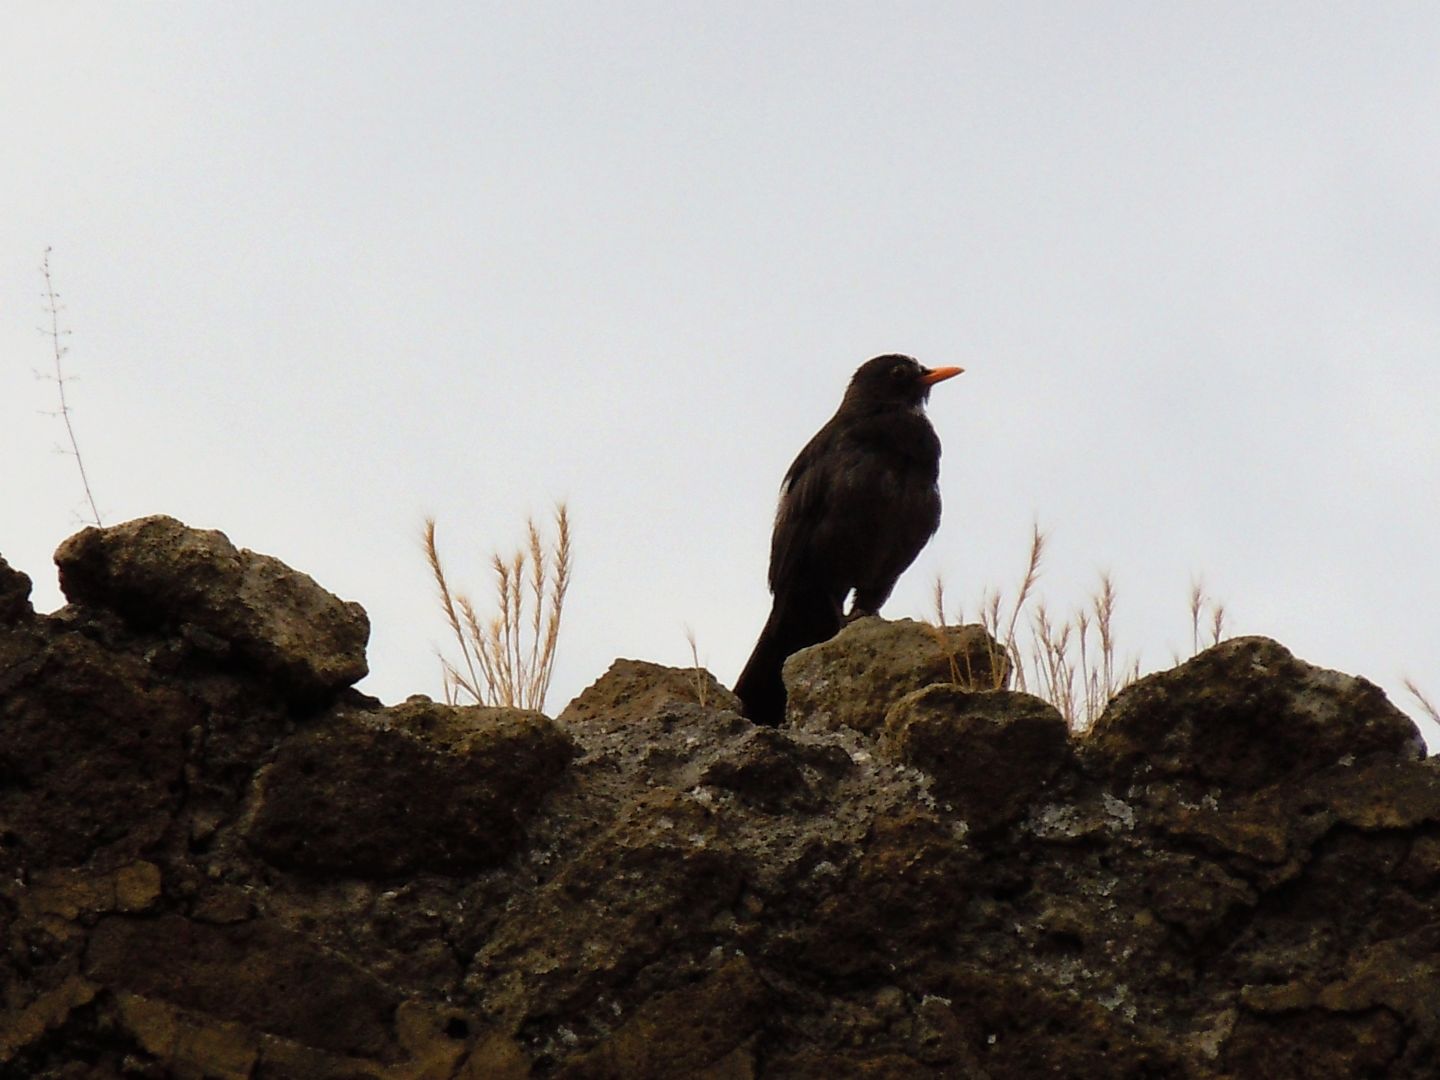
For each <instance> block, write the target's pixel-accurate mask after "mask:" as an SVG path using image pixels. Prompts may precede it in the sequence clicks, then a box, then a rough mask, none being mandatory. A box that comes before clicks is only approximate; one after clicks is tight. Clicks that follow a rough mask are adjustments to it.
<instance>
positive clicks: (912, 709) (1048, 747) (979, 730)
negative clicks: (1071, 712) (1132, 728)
mask: <svg viewBox="0 0 1440 1080" xmlns="http://www.w3.org/2000/svg"><path fill="white" fill-rule="evenodd" d="M880 749H881V751H882V752H883V753H885V754H887V755H888V756H891V757H893V758H895V759H896V760H897V761H901V762H903V763H905V764H907V765H913V766H915V767H916V768H917V769H922V770H924V771H925V772H926V773H928V774H929V775H930V776H931V777H932V778H933V785H932V786H933V790H934V791H935V794H936V795H937V796H938V797H940V798H943V799H945V800H947V801H948V802H950V803H953V804H954V806H955V809H956V811H957V812H958V813H959V814H960V815H961V817H963V818H964V819H965V821H966V822H968V823H969V825H970V827H971V828H976V829H989V828H993V827H994V826H996V825H999V824H1002V823H1004V822H1006V821H1010V820H1012V819H1013V818H1015V817H1016V816H1017V815H1019V814H1020V813H1021V812H1022V811H1024V810H1025V808H1026V807H1027V806H1029V805H1030V804H1031V803H1032V802H1034V800H1035V799H1036V798H1037V797H1038V796H1039V795H1040V793H1041V792H1042V791H1043V790H1044V788H1045V786H1046V785H1047V784H1049V783H1050V782H1051V781H1052V780H1053V779H1054V777H1055V774H1056V773H1057V772H1059V771H1060V769H1061V768H1062V767H1064V766H1067V765H1070V764H1071V763H1072V762H1073V760H1074V755H1073V753H1072V751H1071V748H1070V732H1069V729H1068V728H1066V726H1065V721H1064V719H1063V718H1062V717H1061V716H1060V714H1059V713H1058V712H1056V710H1055V706H1053V705H1051V704H1050V703H1049V702H1047V701H1041V700H1040V699H1039V698H1037V697H1033V696H1032V695H1030V694H1020V693H1014V692H1012V691H1009V690H987V691H970V690H965V689H963V688H961V687H958V686H955V685H953V684H939V685H936V686H928V687H926V688H925V689H924V690H916V691H915V692H914V693H911V694H907V695H906V696H905V697H903V698H901V699H900V700H899V701H897V702H896V703H895V704H894V705H892V706H891V707H890V712H889V713H888V714H887V715H886V717H885V728H884V731H883V733H882V735H881V739H880Z"/></svg>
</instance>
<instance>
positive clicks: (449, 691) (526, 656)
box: [424, 503, 571, 710]
mask: <svg viewBox="0 0 1440 1080" xmlns="http://www.w3.org/2000/svg"><path fill="white" fill-rule="evenodd" d="M526 529H527V543H526V545H525V547H522V548H520V549H519V550H518V551H516V552H515V554H514V555H513V556H511V557H510V559H508V560H506V559H503V558H501V557H500V555H499V554H495V555H492V556H491V558H490V566H491V569H492V570H494V572H495V613H494V614H493V615H491V616H490V618H488V619H485V620H482V619H481V617H480V615H479V613H478V612H477V611H476V609H475V605H474V604H473V603H472V602H471V600H470V598H469V597H468V596H467V595H465V594H464V593H458V592H455V591H454V590H452V589H451V588H450V583H449V581H448V579H447V578H446V576H445V570H444V567H443V566H442V564H441V562H440V549H439V547H438V545H437V544H436V541H435V519H434V518H433V517H429V518H426V519H425V540H424V542H425V557H426V559H427V560H428V561H429V563H430V572H431V574H432V575H434V578H435V586H436V589H437V592H438V596H439V600H440V609H441V611H443V612H444V614H445V621H446V622H447V623H448V624H449V626H450V631H451V633H452V634H454V635H455V643H456V645H457V646H458V647H459V649H460V663H458V664H456V663H453V662H452V661H450V660H449V659H447V658H446V657H445V655H444V654H443V653H442V654H441V655H440V666H441V669H442V672H443V675H444V687H445V700H446V702H448V703H449V704H451V705H456V704H460V703H461V701H462V700H463V699H466V698H468V699H469V700H470V701H472V702H474V703H475V704H479V705H504V706H510V707H514V708H521V709H537V710H542V709H544V707H545V695H546V693H547V692H548V691H549V689H550V676H551V673H552V672H553V671H554V667H555V646H556V644H557V642H558V641H559V639H560V616H561V613H562V611H563V610H564V607H565V591H566V590H567V589H568V588H569V587H570V565H571V553H570V517H569V514H568V513H567V511H566V508H565V504H564V503H561V504H560V505H559V506H557V507H556V508H555V539H554V541H553V543H552V545H551V547H550V548H549V549H548V550H547V549H546V547H545V545H544V543H543V542H542V540H541V538H540V530H539V529H538V528H536V526H535V522H534V520H533V519H531V520H530V521H528V522H527V523H526Z"/></svg>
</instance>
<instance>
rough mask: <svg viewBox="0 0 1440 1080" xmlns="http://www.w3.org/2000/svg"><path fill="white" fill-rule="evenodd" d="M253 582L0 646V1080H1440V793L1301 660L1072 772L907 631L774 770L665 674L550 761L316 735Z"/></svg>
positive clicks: (1219, 674) (625, 665)
mask: <svg viewBox="0 0 1440 1080" xmlns="http://www.w3.org/2000/svg"><path fill="white" fill-rule="evenodd" d="M122 528H123V527H122ZM181 528H182V529H183V527H181ZM141 531H144V530H141ZM161 531H162V532H163V531H164V529H162V530H161ZM189 535H190V534H189V533H188V531H184V532H183V533H182V534H181V535H180V537H179V540H178V541H177V542H181V541H183V542H182V543H180V546H181V547H184V546H185V544H186V543H188V542H189V541H186V540H185V537H186V536H189ZM195 535H198V536H201V537H202V538H203V536H204V534H195ZM106 543H107V541H105V539H104V538H103V537H100V538H92V539H90V540H86V541H84V544H85V545H92V544H93V545H98V548H97V551H100V552H101V553H102V554H104V558H101V557H100V555H99V554H97V553H96V552H95V551H92V552H90V553H89V554H85V553H84V552H82V553H81V556H82V557H79V558H78V563H77V564H76V565H79V566H82V567H85V568H87V572H88V571H93V570H94V569H95V568H96V566H102V567H108V566H110V562H109V559H110V555H111V554H112V553H111V552H109V549H108V548H107V547H106ZM82 546H83V545H82ZM120 547H121V548H124V547H125V545H123V544H122V545H120ZM201 548H202V549H204V550H208V551H210V552H211V553H212V554H213V553H214V552H215V550H216V548H215V547H214V546H213V545H210V544H209V543H208V542H206V543H204V544H201ZM234 557H235V559H236V560H237V561H238V564H244V562H245V560H246V559H247V558H248V556H243V555H241V554H240V553H235V556H234ZM128 558H130V556H126V559H128ZM121 561H122V562H124V560H121ZM221 561H222V562H223V560H221ZM146 565H147V566H148V569H147V570H146V571H145V572H146V573H147V574H150V575H152V577H153V580H150V581H149V584H148V585H147V588H148V589H150V591H151V592H153V593H154V594H156V595H158V596H161V597H171V598H172V601H173V598H174V597H176V596H180V597H184V596H189V595H192V593H193V591H194V590H195V589H196V588H197V585H196V582H197V580H200V579H203V578H205V576H206V571H205V570H204V567H205V566H206V565H208V564H207V563H205V561H204V559H200V560H198V561H197V560H191V561H189V562H187V561H186V560H185V559H176V560H175V561H174V565H173V568H172V570H173V575H174V578H175V580H173V581H167V580H165V574H166V573H170V572H172V571H164V570H162V569H161V566H160V563H159V562H156V561H154V560H151V561H149V562H148V563H147V564H146ZM234 570H235V568H234V566H232V567H231V569H230V570H226V571H224V572H223V573H221V574H219V575H218V576H217V577H215V578H214V579H213V580H211V582H210V585H209V586H207V589H209V591H208V592H205V593H204V595H205V596H206V597H207V599H205V601H204V603H203V604H198V606H197V610H199V612H200V620H201V621H196V620H195V619H194V618H192V617H191V616H190V615H188V614H182V615H179V616H176V615H173V614H171V615H166V616H165V617H163V618H152V619H149V620H147V619H146V618H145V617H144V615H143V612H142V611H141V610H140V609H139V608H132V607H129V606H127V604H129V603H131V601H121V602H119V608H118V609H111V608H106V607H103V606H100V605H99V604H97V603H96V602H94V600H93V598H94V597H97V596H99V595H101V594H102V593H103V594H104V595H105V596H107V597H111V596H114V595H119V594H118V593H117V592H116V591H115V590H114V589H111V588H110V586H109V585H106V587H105V589H100V590H98V591H94V592H86V591H85V590H86V588H87V587H92V586H93V583H92V586H87V585H83V584H82V585H81V586H80V588H79V591H78V592H77V593H76V594H75V595H76V596H82V595H83V596H90V597H92V599H91V600H84V601H80V600H77V601H76V603H74V604H72V605H71V607H69V608H67V609H65V610H64V611H62V612H61V613H57V614H56V615H53V616H47V615H34V614H30V613H28V612H27V611H26V610H25V608H24V605H23V603H22V604H21V606H20V607H19V608H16V607H14V606H12V607H10V608H9V609H8V610H9V611H10V612H11V614H12V615H13V616H14V617H12V618H10V619H9V620H8V621H6V620H0V936H3V940H4V945H5V947H4V948H3V949H0V1076H6V1077H9V1076H15V1077H35V1078H37V1080H49V1078H55V1080H60V1078H67V1077H75V1076H81V1075H85V1076H91V1075H93V1076H102V1075H103V1076H137V1077H144V1076H151V1077H167V1076H181V1077H201V1076H203V1077H217V1078H226V1080H229V1078H235V1080H244V1078H249V1077H267V1078H268V1077H275V1078H292V1080H298V1078H305V1080H354V1078H356V1077H368V1078H372V1080H424V1078H428V1077H453V1078H455V1080H521V1078H523V1077H527V1076H552V1077H568V1078H571V1080H581V1078H586V1077H607V1078H608V1077H622V1076H623V1077H625V1078H626V1080H651V1078H654V1080H661V1078H669V1077H676V1076H685V1077H695V1078H697V1080H765V1078H768V1077H785V1078H787V1080H788V1078H798V1080H809V1078H821V1080H832V1078H833V1077H837V1076H866V1077H894V1078H897V1080H899V1078H905V1080H909V1078H911V1077H934V1078H937V1080H945V1078H950V1077H966V1078H969V1077H975V1078H980V1077H984V1078H987V1080H1030V1078H1032V1077H1037V1076H1059V1077H1069V1076H1074V1077H1090V1076H1106V1077H1111V1076H1113V1077H1122V1078H1127V1080H1149V1078H1154V1077H1166V1078H1170V1077H1174V1078H1177V1080H1219V1078H1221V1077H1250V1076H1314V1077H1350V1076H1362V1075H1363V1076H1384V1077H1386V1078H1387V1080H1389V1078H1399V1080H1429V1078H1430V1077H1431V1076H1433V1075H1434V1072H1435V1061H1436V1060H1437V1059H1440V1008H1437V1007H1436V1005H1435V1004H1434V1003H1435V1001H1436V1000H1437V993H1440V764H1437V763H1436V762H1435V761H1434V760H1427V759H1423V758H1421V757H1420V756H1419V752H1418V747H1417V744H1416V742H1415V740H1414V733H1413V729H1412V728H1411V727H1410V726H1409V723H1408V721H1405V720H1404V718H1403V717H1401V716H1400V715H1399V714H1398V713H1397V712H1396V711H1395V710H1393V709H1392V708H1391V707H1390V706H1389V704H1388V703H1387V702H1386V701H1385V700H1384V698H1383V696H1381V695H1380V694H1379V692H1378V691H1376V690H1375V689H1374V688H1373V687H1370V686H1369V684H1367V683H1365V682H1364V681H1363V680H1359V679H1350V678H1348V677H1346V676H1340V675H1336V674H1335V673H1332V672H1324V671H1320V670H1319V669H1315V668H1312V667H1309V666H1308V665H1305V664H1303V663H1302V662H1300V661H1298V660H1296V659H1295V658H1293V657H1291V656H1290V655H1289V654H1288V653H1286V652H1285V651H1284V650H1283V649H1282V648H1280V646H1278V645H1275V644H1274V643H1273V642H1267V641H1264V640H1262V639H1248V640H1242V641H1239V642H1232V643H1227V645H1225V646H1221V647H1220V648H1218V649H1216V650H1211V651H1210V652H1208V653H1206V654H1204V655H1202V656H1201V657H1198V658H1197V659H1196V660H1195V661H1193V662H1191V663H1189V664H1186V665H1183V666H1181V667H1180V668H1177V669H1176V670H1175V671H1171V672H1166V673H1162V674H1160V675H1157V676H1154V677H1152V678H1151V679H1149V680H1145V681H1143V682H1142V683H1141V684H1139V685H1138V686H1137V687H1136V688H1135V689H1134V690H1132V691H1130V692H1129V693H1128V694H1127V695H1123V696H1122V697H1121V699H1119V700H1117V702H1115V703H1114V705H1112V707H1111V710H1110V711H1109V712H1107V714H1106V716H1105V717H1104V718H1103V719H1102V720H1101V722H1100V723H1099V724H1097V726H1096V728H1095V730H1094V732H1093V734H1091V735H1089V736H1086V737H1080V738H1077V739H1076V740H1075V741H1074V742H1072V741H1070V740H1069V739H1068V738H1067V733H1066V732H1065V731H1064V728H1063V725H1062V724H1061V722H1060V720H1059V718H1058V717H1057V716H1056V715H1055V714H1054V712H1053V711H1051V710H1050V709H1049V707H1048V706H1046V705H1044V704H1043V703H1040V702H1037V701H1035V700H1034V699H1031V698H1028V697H1026V696H1025V695H1021V694H1012V693H1008V692H1006V691H1004V690H983V691H972V690H969V689H966V688H964V687H960V686H956V685H954V683H953V681H952V680H951V679H950V677H949V672H948V668H949V662H948V660H946V661H945V663H944V668H945V670H944V671H942V672H940V673H939V677H938V681H937V671H936V669H935V667H934V664H933V661H935V659H936V657H935V655H933V654H932V653H931V652H930V651H928V647H926V646H925V645H924V641H926V640H928V641H930V642H933V641H934V638H933V636H932V635H931V634H930V632H929V631H926V630H924V629H923V628H916V627H914V626H913V624H912V625H911V626H909V627H905V626H901V627H900V628H898V629H897V628H895V627H889V626H887V625H886V624H884V623H882V622H879V621H878V620H866V622H868V623H869V624H870V625H869V626H865V625H863V624H861V623H857V624H856V625H855V626H852V627H851V628H849V630H847V631H846V634H850V635H851V638H850V641H851V643H852V644H854V642H856V641H860V642H865V641H868V642H869V644H868V645H866V646H865V648H864V650H863V651H862V653H861V654H857V655H861V659H859V660H857V659H856V658H855V657H854V656H849V658H848V659H847V652H846V650H845V649H831V650H828V651H827V650H826V649H824V648H822V649H820V650H814V651H812V655H810V656H801V657H798V658H797V660H796V662H795V663H794V664H792V680H793V677H794V676H797V675H798V683H797V682H795V681H792V692H794V689H795V688H796V686H797V685H798V688H799V694H798V698H797V700H800V701H802V702H804V703H805V704H804V705H803V708H802V709H801V710H800V711H797V712H795V713H793V714H792V716H791V719H792V721H798V722H792V724H791V725H789V726H787V727H784V728H782V729H779V730H776V729H771V728H757V727H756V726H754V725H752V724H750V723H749V722H748V721H747V720H745V719H744V718H743V717H742V716H740V715H739V714H738V713H737V712H736V711H735V702H734V699H733V697H731V696H730V695H729V693H728V691H725V690H723V688H721V687H719V686H718V685H717V684H715V682H714V680H713V679H712V678H711V677H710V676H709V674H708V673H706V672H703V671H692V670H688V669H674V668H662V667H659V666H656V665H650V664H642V663H640V662H638V661H620V662H617V663H616V665H615V666H614V667H612V668H611V670H610V672H608V673H607V674H606V675H605V676H604V677H602V678H601V679H600V680H598V681H597V682H596V683H595V684H594V685H593V686H591V687H590V688H589V689H588V690H586V692H585V693H584V694H582V695H580V697H578V698H577V699H576V700H575V701H574V702H572V703H571V705H570V706H569V707H567V709H566V710H565V711H564V712H563V713H562V714H561V716H560V717H559V718H558V719H557V720H555V721H550V720H547V719H546V718H545V717H543V716H540V715H539V714H537V713H530V712H523V711H519V710H508V709H481V708H452V707H449V706H443V705H437V704H435V703H433V702H430V701H428V700H424V699H420V698H416V699H413V700H411V701H409V702H407V703H406V704H404V705H402V706H397V707H393V708H383V707H381V706H380V705H379V703H378V702H374V701H371V700H369V699H367V698H365V697H364V696H363V695H360V694H358V693H355V692H353V691H336V690H335V687H336V686H338V685H340V684H339V683H338V682H330V681H328V680H320V679H317V678H314V677H309V678H308V682H307V681H306V680H305V679H302V684H304V685H308V686H309V687H310V690H309V695H310V696H308V697H307V696H306V695H305V694H302V693H300V692H299V691H297V690H296V686H297V685H298V684H296V683H295V682H293V681H291V682H288V683H287V682H286V681H285V679H286V678H289V677H281V676H279V675H277V674H276V673H277V671H279V670H281V668H283V667H285V664H283V663H280V662H279V661H275V662H274V663H270V662H261V661H260V660H258V659H256V657H255V656H249V655H247V654H245V653H244V651H243V649H242V648H241V646H240V645H239V644H237V642H238V641H239V640H240V639H241V638H244V637H245V635H246V634H249V635H250V636H251V638H253V637H254V636H255V635H257V634H259V633H260V631H259V630H258V629H256V628H257V627H261V626H263V625H265V623H266V621H267V618H268V616H265V615H264V613H263V612H258V611H257V612H256V613H254V620H253V622H252V623H249V624H246V625H249V626H250V630H248V631H246V632H245V634H232V635H231V636H228V637H227V636H225V633H227V632H222V631H223V626H222V625H221V623H220V622H217V621H215V620H212V621H210V622H208V623H205V622H204V619H205V618H206V617H207V614H208V615H213V613H214V612H215V611H225V610H230V609H231V608H234V607H244V606H245V604H247V603H249V601H244V602H243V603H242V602H241V599H240V598H239V597H238V596H237V595H236V594H235V593H233V592H232V593H231V594H229V595H228V596H227V595H225V594H224V588H233V589H239V590H243V589H246V588H248V587H249V586H247V585H246V575H245V573H244V572H232V571H234ZM108 573H109V571H108V570H106V573H105V574H100V575H99V576H98V577H97V578H95V579H94V580H96V581H105V582H108V581H109V580H110V579H109V578H108V577H107V576H106V574H108ZM274 573H275V575H276V576H277V577H283V576H285V575H291V574H292V572H291V571H288V570H285V569H284V568H283V567H281V568H279V569H277V570H275V571H274ZM296 576H297V577H298V575H296ZM81 577H82V578H83V577H84V574H83V573H82V575H81ZM134 577H135V575H133V574H131V572H130V570H128V569H126V570H124V571H123V572H120V573H119V574H118V576H117V578H116V580H133V579H134ZM7 580H8V581H10V582H14V580H15V579H14V578H13V577H12V578H8V579H7V578H5V576H4V575H3V573H0V592H3V586H4V582H5V581H7ZM220 582H228V583H229V584H228V585H225V586H224V588H222V587H221V585H220V584H217V583H220ZM106 590H109V591H106ZM186 590H191V592H187V591H186ZM282 591H283V590H282ZM143 592H144V590H140V591H138V592H136V593H135V594H134V595H141V594H142V593H143ZM5 595H12V596H13V595H22V596H23V595H24V590H23V589H19V590H18V592H17V591H16V590H14V589H12V590H11V591H10V592H8V593H5ZM106 602H107V603H108V602H110V601H109V600H107V601H106ZM287 602H288V601H287ZM167 610H171V611H172V612H173V611H174V610H178V608H177V607H176V605H175V604H174V603H173V602H172V603H171V607H170V609H167ZM286 617H287V618H290V619H292V620H293V618H294V613H293V610H292V612H291V614H290V615H288V616H286ZM202 624H203V625H202ZM217 627H219V628H218V629H217ZM844 636H845V635H843V634H842V635H841V637H842V638H843V637H844ZM907 641H908V644H906V642H907ZM832 644H833V643H832ZM247 647H248V646H247ZM976 647H977V648H983V643H981V644H980V645H977V646H976ZM261 651H262V652H263V650H261ZM941 654H942V655H943V650H941ZM257 655H258V654H257ZM927 657H928V659H927ZM272 660H273V656H272ZM821 661H823V663H822V662H821ZM867 664H868V665H870V666H872V667H873V668H874V669H875V670H874V674H873V677H872V676H871V675H869V674H867V672H866V670H865V667H866V665H867ZM277 679H278V680H280V681H279V682H278V683H277ZM322 683H323V685H325V686H328V687H329V690H328V691H326V693H328V694H329V695H330V696H329V697H325V696H323V695H321V696H318V697H317V696H314V695H317V694H319V693H320V691H319V689H318V687H319V686H320V685H322ZM917 684H918V685H917ZM277 688H283V692H282V693H279V694H277ZM842 688H848V689H842ZM847 694H848V695H850V696H849V697H847ZM807 695H808V697H807ZM877 715H878V717H879V719H877Z"/></svg>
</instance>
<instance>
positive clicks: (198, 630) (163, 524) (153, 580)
mask: <svg viewBox="0 0 1440 1080" xmlns="http://www.w3.org/2000/svg"><path fill="white" fill-rule="evenodd" d="M55 563H56V565H57V566H59V568H60V587H61V589H62V590H64V592H65V596H66V597H67V598H68V599H69V600H70V602H71V603H74V604H84V605H89V606H91V607H98V608H105V609H108V610H111V611H114V612H115V613H116V614H118V615H119V616H120V617H121V618H123V619H125V620H126V621H127V622H129V623H131V624H133V625H135V626H137V627H143V628H147V629H165V630H172V631H179V632H182V633H186V635H187V636H188V638H189V639H190V640H191V642H192V644H194V645H196V646H198V647H200V648H204V649H208V650H210V651H212V652H214V653H216V654H217V655H221V656H224V655H227V654H230V653H233V654H234V657H235V658H236V659H237V660H239V661H240V662H242V663H246V664H249V665H252V666H254V667H255V668H256V669H258V671H259V672H260V673H261V674H262V675H264V676H265V677H266V679H267V681H270V682H272V683H278V684H281V685H283V686H284V687H286V688H287V689H289V690H290V691H292V692H294V693H296V694H300V695H304V696H310V697H324V696H326V695H328V694H333V693H334V692H336V691H338V690H343V689H344V688H345V687H347V686H351V685H352V684H354V683H356V682H358V681H359V680H360V679H362V678H364V677H365V675H366V673H367V671H368V668H367V666H366V663H365V643H366V642H367V641H368V640H369V638H370V620H369V619H368V618H367V617H366V615H365V610H364V609H363V608H362V607H361V606H360V605H359V604H356V603H347V602H345V601H343V600H339V599H337V598H336V597H335V596H333V595H331V594H330V593H328V592H326V591H325V590H324V589H322V588H321V587H320V586H319V585H317V584H315V582H314V580H313V579H311V578H310V577H309V576H308V575H306V574H302V573H299V572H298V571H295V570H291V569H290V568H289V567H288V566H286V565H285V564H284V563H282V562H280V560H278V559H275V558H273V557H271V556H269V555H258V554H256V553H255V552H253V551H248V550H244V549H240V550H237V549H236V548H235V545H233V544H232V543H230V540H229V538H228V537H226V535H225V534H224V533H222V532H218V531H216V530H214V529H192V528H190V527H189V526H187V525H185V524H183V523H181V522H179V521H176V520H175V519H174V518H171V517H165V516H163V515H157V516H154V517H146V518H138V519H136V520H134V521H127V522H125V523H123V524H121V525H112V526H110V527H108V528H94V527H92V528H88V529H84V530H82V531H81V532H78V533H76V534H75V535H74V536H72V537H70V539H68V540H66V541H65V542H64V543H63V544H61V545H60V547H59V548H58V549H57V550H56V552H55Z"/></svg>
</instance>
